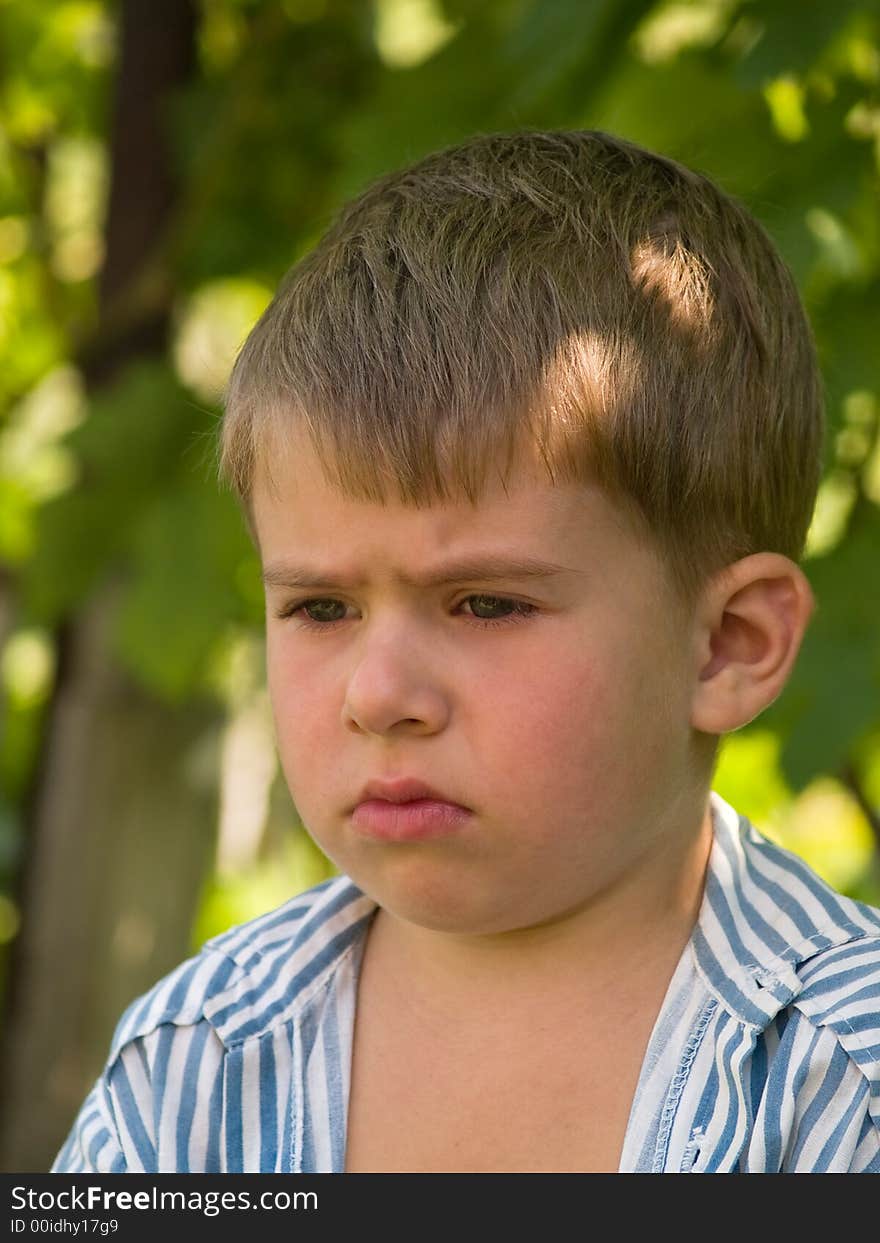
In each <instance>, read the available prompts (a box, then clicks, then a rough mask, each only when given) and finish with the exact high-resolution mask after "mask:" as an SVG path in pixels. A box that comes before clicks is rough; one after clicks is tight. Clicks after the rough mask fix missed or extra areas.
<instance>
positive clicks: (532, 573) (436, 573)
mask: <svg viewBox="0 0 880 1243" xmlns="http://www.w3.org/2000/svg"><path fill="white" fill-rule="evenodd" d="M570 573H572V571H571V570H570V569H569V568H568V567H567V566H564V565H556V564H555V563H554V562H552V561H539V560H538V559H537V558H535V557H518V558H514V559H512V558H507V557H502V556H498V555H492V554H489V555H483V556H474V557H463V558H461V559H460V560H457V561H450V562H447V563H446V564H445V565H442V566H439V567H438V568H437V569H434V570H426V571H421V572H419V573H416V574H398V575H397V576H396V581H397V582H398V583H401V584H403V585H404V586H407V587H442V586H445V585H446V584H448V583H455V582H460V581H461V580H463V579H480V580H481V581H482V582H500V581H508V580H511V579H517V580H518V579H534V578H552V577H554V576H556V575H559V574H570ZM262 578H263V582H264V583H265V584H266V586H267V587H289V588H290V587H294V588H305V589H307V590H309V591H312V590H316V589H321V590H326V589H344V588H349V589H350V588H355V587H362V586H363V580H362V579H351V578H345V577H340V576H338V575H337V576H334V575H332V574H329V573H327V572H326V571H324V570H322V569H319V568H318V567H312V566H307V565H295V564H294V563H293V562H291V561H276V562H274V563H272V564H271V565H268V566H266V568H265V569H264V570H263V575H262Z"/></svg>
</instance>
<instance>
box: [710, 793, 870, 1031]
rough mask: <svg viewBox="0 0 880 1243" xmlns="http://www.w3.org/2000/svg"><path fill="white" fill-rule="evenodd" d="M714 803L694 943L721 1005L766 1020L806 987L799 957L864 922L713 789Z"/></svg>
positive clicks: (861, 931) (847, 936) (750, 1019)
mask: <svg viewBox="0 0 880 1243" xmlns="http://www.w3.org/2000/svg"><path fill="white" fill-rule="evenodd" d="M709 806H710V811H711V814H712V827H713V843H712V849H711V852H710V857H709V864H708V868H707V871H706V882H705V888H704V893H703V900H702V904H701V907H700V912H699V915H698V917H697V923H696V925H695V927H694V932H693V934H692V937H691V941H690V949H691V951H692V953H693V956H694V962H695V965H696V969H697V971H698V973H699V974H700V976H701V977H702V979H703V981H704V983H705V984H706V986H707V987H708V989H709V990H710V992H711V993H712V994H713V995H714V996H715V997H717V998H718V1000H719V1001H720V1002H721V1003H722V1005H724V1006H725V1008H726V1009H727V1010H729V1011H730V1012H731V1013H733V1014H735V1015H736V1016H737V1017H739V1018H741V1019H742V1020H743V1021H745V1022H747V1023H751V1024H753V1025H755V1026H756V1027H759V1028H764V1027H766V1026H767V1025H768V1024H769V1023H770V1021H771V1020H772V1019H773V1018H774V1017H775V1015H776V1014H777V1013H778V1012H779V1011H780V1010H781V1009H782V1008H783V1006H786V1005H788V1003H789V1002H790V1001H791V1000H792V999H793V998H794V997H796V996H797V995H798V994H799V993H800V991H801V987H802V985H801V980H800V978H799V975H798V967H799V966H800V964H801V963H803V962H804V961H806V960H807V959H808V958H812V957H813V956H814V955H815V954H816V953H817V952H818V951H820V950H823V949H828V948H830V947H831V946H835V945H841V944H843V943H844V942H847V941H850V940H852V939H853V938H854V937H860V936H864V935H865V932H866V928H865V926H864V923H863V921H861V920H860V919H859V916H858V908H857V905H856V904H855V903H853V902H851V901H850V900H849V899H847V898H845V897H843V896H842V895H840V894H837V893H835V892H834V890H833V889H831V888H830V886H828V885H826V884H825V882H824V881H822V880H821V879H820V878H819V877H818V876H817V875H816V874H815V873H814V872H813V871H812V870H811V869H810V868H809V867H808V866H807V864H806V863H804V861H803V860H802V859H799V858H798V857H797V856H796V855H794V854H792V853H791V852H790V851H787V850H784V849H783V848H782V847H781V846H778V845H776V844H775V843H773V842H771V841H769V840H768V839H767V838H765V837H763V836H762V835H761V834H760V833H759V832H758V831H757V830H756V829H755V828H754V826H753V825H752V824H751V823H750V822H749V821H748V820H747V819H746V817H745V816H742V815H740V814H739V813H738V812H737V811H735V810H734V808H733V807H731V806H730V805H729V804H728V803H726V802H725V801H724V799H722V798H721V796H720V795H719V794H717V793H716V792H715V791H714V790H713V791H711V793H710V796H709Z"/></svg>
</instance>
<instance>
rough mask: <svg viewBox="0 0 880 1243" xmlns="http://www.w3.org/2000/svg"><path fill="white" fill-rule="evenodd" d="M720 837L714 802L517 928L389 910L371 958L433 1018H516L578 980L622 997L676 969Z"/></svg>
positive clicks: (374, 935)
mask: <svg viewBox="0 0 880 1243" xmlns="http://www.w3.org/2000/svg"><path fill="white" fill-rule="evenodd" d="M711 843H712V825H711V814H710V812H709V809H708V806H705V807H704V808H703V809H702V815H701V814H700V812H697V814H696V816H695V823H694V824H693V825H691V826H690V827H689V828H686V829H685V830H683V831H682V832H681V833H679V834H678V835H677V836H676V837H674V838H664V839H663V842H662V846H660V847H654V848H652V849H651V850H650V851H648V852H647V853H646V854H645V855H644V856H643V857H641V858H639V859H638V860H637V861H636V863H635V864H633V866H631V867H630V868H629V869H628V870H627V871H626V872H624V873H623V874H621V875H620V876H619V877H617V878H616V879H615V881H614V882H613V884H611V885H609V886H608V887H607V888H606V889H605V890H604V891H603V892H601V893H599V894H597V895H596V896H595V897H594V898H593V899H592V900H591V901H590V902H589V903H588V904H587V905H585V906H583V907H581V908H579V909H577V910H574V911H569V912H564V913H562V914H560V915H559V916H558V917H556V918H554V919H552V920H549V921H547V922H545V923H542V924H538V925H535V926H532V927H527V928H518V929H515V930H512V931H509V932H500V933H491V934H485V935H483V934H473V935H472V934H467V933H449V932H438V931H435V930H433V929H429V928H423V927H420V926H419V925H416V924H413V923H410V922H408V921H406V920H403V919H400V918H398V917H396V916H394V915H393V914H391V913H390V912H388V911H386V910H384V909H380V911H379V912H378V913H377V916H376V919H375V920H374V921H373V927H372V929H371V932H370V937H369V941H368V951H369V953H368V957H371V958H372V959H373V960H374V961H376V960H379V959H381V960H382V961H383V962H384V964H385V965H386V966H387V967H388V968H389V970H388V972H387V974H386V978H387V979H391V980H393V981H394V988H395V991H397V992H398V994H399V1000H400V1004H402V1005H404V1006H405V1007H406V1008H407V1009H409V1010H411V1011H413V1012H419V1013H421V1014H423V1015H424V1016H425V1017H426V1018H431V1017H432V1016H434V1017H436V1018H444V1019H447V1020H448V1019H454V1018H456V1017H463V1016H466V1015H469V1016H472V1017H474V1018H479V1019H480V1021H485V1020H486V1018H487V1017H490V1018H491V1016H492V1015H493V1014H495V1015H498V1016H499V1017H504V1018H509V1016H510V1014H511V1012H512V1010H520V1011H521V1010H522V1009H528V1008H529V1007H532V1006H536V1005H537V1006H542V1007H543V1006H548V1005H551V1004H552V1002H553V998H554V997H558V998H566V997H570V996H571V989H572V988H573V987H576V988H577V989H578V990H580V991H581V992H583V991H585V990H586V991H588V992H589V993H590V995H591V996H592V997H594V998H600V997H603V996H614V997H615V998H616V999H617V1000H619V999H620V998H621V996H626V994H628V993H629V992H630V991H631V990H632V991H637V990H639V989H640V988H642V987H643V986H644V984H645V982H646V981H651V982H652V984H653V983H654V982H655V981H656V979H657V976H658V974H661V975H663V978H664V980H665V981H666V982H668V980H669V978H670V977H671V974H672V971H673V970H674V968H675V965H676V963H677V962H678V959H679V957H680V956H681V953H682V951H683V949H684V947H685V945H686V944H687V942H688V940H689V938H690V935H691V933H692V931H693V927H694V924H695V922H696V919H697V915H698V913H699V908H700V903H701V900H702V894H703V884H704V879H705V872H706V865H707V863H708V858H709V852H710V849H711Z"/></svg>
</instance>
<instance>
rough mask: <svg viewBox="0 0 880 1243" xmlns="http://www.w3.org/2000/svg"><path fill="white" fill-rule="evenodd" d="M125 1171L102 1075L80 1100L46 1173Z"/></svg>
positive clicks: (123, 1159)
mask: <svg viewBox="0 0 880 1243" xmlns="http://www.w3.org/2000/svg"><path fill="white" fill-rule="evenodd" d="M126 1170H127V1165H126V1161H125V1154H124V1153H123V1151H122V1145H121V1144H120V1141H119V1134H118V1132H117V1129H116V1123H115V1120H114V1117H113V1107H112V1102H111V1101H110V1099H109V1092H108V1087H107V1084H106V1082H105V1080H104V1078H103V1077H102V1078H100V1079H98V1081H97V1082H96V1083H95V1086H94V1087H93V1088H92V1090H91V1092H90V1093H89V1094H88V1096H87V1097H86V1099H85V1101H84V1102H83V1105H82V1108H81V1109H80V1111H79V1113H78V1114H77V1116H76V1120H75V1121H74V1124H73V1126H72V1127H71V1130H70V1133H69V1134H68V1136H67V1138H66V1139H65V1141H64V1143H63V1144H62V1146H61V1148H60V1150H59V1152H58V1155H57V1156H56V1157H55V1160H54V1161H53V1163H52V1166H51V1169H50V1173H52V1174H124V1173H125V1172H126Z"/></svg>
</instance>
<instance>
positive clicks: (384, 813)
mask: <svg viewBox="0 0 880 1243" xmlns="http://www.w3.org/2000/svg"><path fill="white" fill-rule="evenodd" d="M470 816H471V813H470V812H469V811H468V810H467V808H466V807H459V806H458V804H457V803H444V802H441V801H439V800H438V799H433V798H418V799H413V800H412V802H410V803H389V802H387V801H386V800H385V799H379V798H375V799H368V800H367V801H366V802H365V803H358V805H357V807H355V809H354V811H353V812H352V816H351V819H352V823H353V825H354V827H355V829H356V830H357V832H358V833H360V834H361V835H362V836H363V837H372V838H375V839H376V840H377V841H381V842H423V841H428V840H430V839H431V838H434V837H448V836H449V834H450V833H455V832H457V831H458V830H459V829H461V828H462V826H463V825H464V824H465V823H466V821H468V820H469V819H470Z"/></svg>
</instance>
